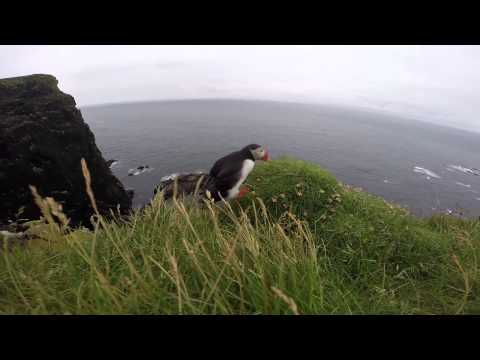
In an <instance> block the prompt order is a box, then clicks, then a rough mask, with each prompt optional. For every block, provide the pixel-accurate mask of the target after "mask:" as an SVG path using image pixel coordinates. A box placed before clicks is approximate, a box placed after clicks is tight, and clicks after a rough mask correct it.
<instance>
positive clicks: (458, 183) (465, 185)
mask: <svg viewBox="0 0 480 360" xmlns="http://www.w3.org/2000/svg"><path fill="white" fill-rule="evenodd" d="M455 184H457V185H460V186H464V187H467V188H471V187H472V185H468V184H464V183H461V182H459V181H457V182H456V183H455Z"/></svg>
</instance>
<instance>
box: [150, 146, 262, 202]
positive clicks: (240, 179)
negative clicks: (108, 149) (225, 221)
mask: <svg viewBox="0 0 480 360" xmlns="http://www.w3.org/2000/svg"><path fill="white" fill-rule="evenodd" d="M258 160H262V161H268V160H270V157H269V153H268V150H267V149H266V148H265V147H264V146H261V145H258V144H250V145H247V146H245V147H244V148H242V149H240V150H238V151H235V152H232V153H230V154H228V155H226V156H224V157H222V158H220V159H218V160H217V161H216V162H215V163H214V164H213V166H212V168H211V169H210V171H209V172H208V173H205V172H195V173H184V174H172V175H169V176H165V177H163V178H162V179H161V180H160V184H159V185H158V186H157V187H156V188H155V190H154V194H156V193H157V192H160V191H163V197H164V199H165V200H168V199H170V198H172V197H173V196H174V195H175V194H181V195H184V196H188V195H198V196H200V197H201V198H207V199H210V200H212V201H214V202H218V201H221V200H224V201H229V200H232V199H239V198H241V197H243V196H245V195H246V194H247V193H248V192H249V190H248V188H246V187H242V184H243V183H244V182H245V180H246V179H247V177H248V175H249V174H250V173H251V172H252V170H253V168H254V167H255V161H258Z"/></svg>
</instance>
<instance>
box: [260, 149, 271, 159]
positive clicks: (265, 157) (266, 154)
mask: <svg viewBox="0 0 480 360" xmlns="http://www.w3.org/2000/svg"><path fill="white" fill-rule="evenodd" d="M262 160H263V161H268V160H270V157H269V155H268V151H267V150H265V155H263V157H262Z"/></svg>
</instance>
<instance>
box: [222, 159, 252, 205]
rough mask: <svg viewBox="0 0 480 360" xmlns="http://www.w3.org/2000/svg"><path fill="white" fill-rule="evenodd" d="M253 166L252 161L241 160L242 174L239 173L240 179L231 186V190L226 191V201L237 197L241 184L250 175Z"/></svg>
mask: <svg viewBox="0 0 480 360" xmlns="http://www.w3.org/2000/svg"><path fill="white" fill-rule="evenodd" d="M254 166H255V161H253V160H250V159H247V160H243V164H242V172H241V175H240V179H239V180H238V182H237V183H236V184H235V185H234V186H233V188H231V189H230V190H229V191H228V196H227V199H228V200H230V199H234V198H236V197H237V195H238V193H239V191H240V186H241V185H242V184H243V182H244V181H245V180H246V179H247V176H248V174H250V173H251V172H252V170H253V167H254Z"/></svg>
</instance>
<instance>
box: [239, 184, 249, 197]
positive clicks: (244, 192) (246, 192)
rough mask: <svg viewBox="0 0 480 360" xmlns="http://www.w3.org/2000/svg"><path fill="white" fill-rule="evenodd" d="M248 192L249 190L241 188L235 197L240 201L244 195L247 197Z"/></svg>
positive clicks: (244, 187)
mask: <svg viewBox="0 0 480 360" xmlns="http://www.w3.org/2000/svg"><path fill="white" fill-rule="evenodd" d="M249 192H250V189H249V188H248V187H246V186H242V187H241V188H240V191H239V192H238V195H237V199H240V198H242V197H244V196H245V195H247V194H248V193H249Z"/></svg>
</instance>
